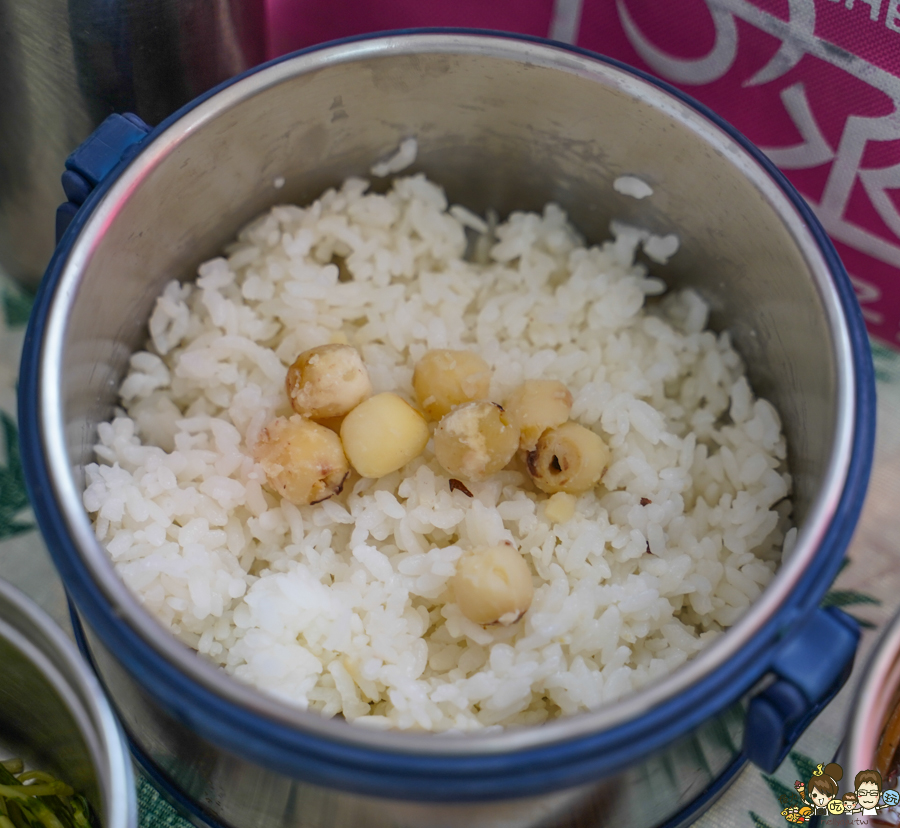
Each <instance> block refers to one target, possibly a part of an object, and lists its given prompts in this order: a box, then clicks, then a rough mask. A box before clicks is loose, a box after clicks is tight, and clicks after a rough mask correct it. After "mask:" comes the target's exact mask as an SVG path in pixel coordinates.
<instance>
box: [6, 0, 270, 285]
mask: <svg viewBox="0 0 900 828" xmlns="http://www.w3.org/2000/svg"><path fill="white" fill-rule="evenodd" d="M264 8H265V5H264V3H263V2H262V0H69V2H65V0H28V2H21V0H0V113H2V117H0V266H2V267H4V268H5V269H6V270H7V271H8V272H9V273H10V275H12V276H13V277H14V278H16V279H18V280H19V281H20V282H23V283H25V284H27V285H30V286H32V287H33V286H35V285H36V284H37V282H38V281H39V279H40V277H41V274H42V273H43V270H44V268H45V267H46V265H47V262H48V261H49V259H50V255H51V253H52V251H53V217H54V214H55V211H56V207H57V205H58V204H59V202H60V201H62V200H64V199H63V193H62V188H61V187H60V184H59V176H60V173H61V172H62V169H63V163H64V161H65V158H66V156H67V155H68V154H69V153H70V152H71V151H72V150H73V149H75V147H76V146H78V144H79V143H81V141H83V140H84V139H85V138H86V137H87V136H88V134H89V133H90V131H91V130H92V129H93V128H94V127H95V126H96V125H97V124H98V123H100V121H102V120H103V118H105V117H106V116H107V115H109V114H110V113H111V112H114V111H118V112H124V111H130V112H135V113H137V114H138V115H139V116H140V117H141V118H143V119H144V120H145V121H147V122H148V123H150V124H156V123H158V122H159V121H161V120H162V119H163V118H165V117H166V116H167V115H169V114H171V113H172V112H174V111H175V110H176V109H178V107H180V106H182V105H183V104H185V103H187V102H188V101H189V100H191V99H192V98H194V97H195V96H197V95H199V94H200V93H202V92H204V91H206V90H207V89H209V88H211V87H213V86H215V85H216V84H217V83H220V82H221V81H223V80H226V79H227V78H230V77H232V76H233V75H235V74H238V73H239V72H242V71H243V70H245V69H247V68H249V67H250V66H253V65H255V64H256V63H259V62H260V61H261V60H262V59H263V57H264V53H265V32H264V20H265V16H264Z"/></svg>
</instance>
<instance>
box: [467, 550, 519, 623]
mask: <svg viewBox="0 0 900 828" xmlns="http://www.w3.org/2000/svg"><path fill="white" fill-rule="evenodd" d="M452 586H453V594H454V597H455V598H456V603H457V604H458V605H459V608H460V610H461V611H462V614H463V615H465V616H466V618H468V619H469V620H470V621H474V622H475V623H476V624H483V625H487V624H503V625H504V626H506V625H509V624H514V623H515V622H516V621H518V620H519V619H520V618H521V617H522V616H523V615H524V614H525V612H526V610H527V609H528V608H529V607H530V606H531V600H532V598H533V597H534V585H533V584H532V581H531V570H530V569H529V568H528V564H527V563H526V562H525V559H524V558H523V557H522V556H521V555H520V554H519V552H518V551H517V550H516V548H515V547H514V546H513V545H512V544H511V543H509V541H505V542H503V543H501V544H498V545H497V546H488V547H481V548H476V549H475V550H473V552H472V553H471V554H469V555H466V556H465V557H463V558H461V559H460V561H459V563H457V565H456V574H455V575H454V576H453V580H452Z"/></svg>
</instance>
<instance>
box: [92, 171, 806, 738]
mask: <svg viewBox="0 0 900 828" xmlns="http://www.w3.org/2000/svg"><path fill="white" fill-rule="evenodd" d="M367 187H368V185H367V182H365V181H363V180H359V179H350V180H348V181H347V182H346V183H345V184H344V185H343V186H342V187H341V188H340V189H339V190H329V191H328V192H327V193H325V194H324V195H323V196H322V197H321V198H320V199H319V200H318V201H316V202H315V203H313V204H311V205H310V206H308V207H305V208H300V207H295V206H279V207H275V208H274V209H273V210H271V211H270V212H269V213H267V214H266V215H264V216H262V217H261V218H259V219H258V220H257V221H255V222H253V223H252V224H251V225H249V226H248V227H246V228H245V229H244V230H243V231H242V232H241V233H240V235H239V237H238V240H237V241H236V242H235V243H234V244H233V245H232V246H231V247H230V248H229V249H228V250H227V255H226V256H225V257H223V258H217V259H213V260H212V261H209V262H207V263H206V264H204V265H202V266H201V267H200V270H199V277H198V279H197V281H196V282H195V283H194V284H185V285H180V284H178V283H176V282H172V283H170V284H169V285H168V286H167V287H166V289H165V291H164V292H163V294H162V296H161V297H160V298H159V300H158V302H157V305H156V308H155V310H154V312H153V315H152V317H151V319H150V326H149V330H150V338H149V341H148V343H147V349H146V351H142V352H140V353H136V354H135V355H134V356H133V357H132V358H131V369H130V371H129V373H128V376H127V377H126V379H125V381H124V382H123V384H122V388H121V400H122V405H123V410H121V411H120V412H118V414H117V416H116V418H115V419H114V420H113V422H111V423H104V424H102V425H101V426H100V427H99V430H98V437H99V442H98V445H97V449H96V451H97V458H98V461H99V462H98V463H97V464H92V465H90V466H89V467H88V468H87V470H86V475H87V488H86V491H85V493H84V504H85V507H86V508H87V510H88V511H89V512H90V513H91V515H92V516H93V519H94V525H95V527H96V532H97V536H98V538H99V539H100V540H101V541H102V542H103V544H104V545H105V546H106V548H107V550H108V552H109V554H110V557H111V558H112V560H113V563H114V565H115V567H116V570H117V571H118V572H119V574H120V575H121V577H122V578H123V580H124V581H125V583H126V584H127V585H128V586H129V587H130V588H131V589H132V590H133V591H134V593H135V594H136V595H137V596H138V598H139V600H140V601H141V602H142V603H143V604H144V606H145V607H146V608H147V609H148V610H149V611H150V612H152V613H153V614H154V615H155V616H156V617H157V618H158V619H159V621H160V623H162V624H163V625H164V626H165V627H166V628H167V629H170V630H171V631H172V632H173V633H174V634H175V635H177V636H178V637H179V638H180V639H181V640H182V641H184V642H185V643H187V644H188V645H190V646H192V647H195V648H196V649H197V650H199V651H200V652H201V653H203V654H204V655H205V656H206V657H208V658H209V659H211V660H212V661H213V662H215V663H216V664H219V665H221V666H222V667H223V668H224V669H225V670H227V671H228V672H229V673H231V674H232V675H234V676H235V677H237V678H238V679H240V680H242V681H246V682H249V683H251V684H254V685H256V686H257V687H259V688H261V689H262V690H264V691H266V692H268V693H272V694H274V695H276V696H278V697H280V698H282V699H284V700H286V701H288V702H290V703H292V704H295V705H298V706H300V707H303V708H309V709H313V710H317V711H320V712H321V713H323V714H325V715H327V716H335V715H338V714H342V715H343V716H344V717H345V718H347V719H348V720H360V721H365V722H366V723H368V724H370V725H371V726H374V727H388V726H390V727H398V728H423V729H428V730H435V731H444V730H450V729H455V730H473V729H479V728H484V727H491V726H496V725H511V724H534V723H538V722H541V721H544V720H545V719H547V718H549V717H552V716H556V715H558V714H560V713H574V712H576V711H579V710H585V709H588V708H595V707H597V706H598V705H602V704H605V703H608V702H611V701H613V700H615V699H617V698H620V697H622V696H624V695H627V694H629V693H631V692H633V691H634V690H635V689H636V688H638V687H641V686H643V685H645V684H647V683H648V682H651V681H656V680H658V679H660V678H661V677H662V676H664V675H666V674H668V673H670V672H671V671H672V670H674V669H675V668H677V667H678V666H679V665H681V664H683V663H684V662H685V661H686V660H687V659H689V658H690V657H691V656H693V655H694V654H695V653H696V652H697V651H698V650H699V649H701V648H702V647H703V646H704V645H705V644H707V643H708V642H709V641H710V640H711V639H713V638H715V637H716V636H717V635H719V634H720V633H721V632H722V630H723V629H724V628H726V627H728V626H729V625H731V624H733V623H734V622H735V621H736V620H737V618H738V617H739V616H740V615H741V613H743V612H744V611H745V610H746V608H747V606H748V605H749V603H750V602H751V601H753V600H754V599H755V598H756V597H757V596H758V594H759V593H760V592H761V590H762V589H763V588H764V587H765V586H766V584H767V583H768V582H769V580H770V579H771V577H772V574H773V573H774V571H775V568H776V565H777V563H778V562H779V561H780V559H781V549H782V546H783V544H784V542H785V533H786V532H788V530H789V528H790V523H789V512H790V507H789V505H788V501H787V500H786V498H787V496H788V494H789V492H790V477H789V475H788V474H786V472H785V468H784V461H785V442H784V438H783V436H782V434H781V429H780V423H779V418H778V415H777V413H776V411H775V410H774V408H773V407H772V406H771V405H770V404H769V403H768V402H766V401H765V400H760V399H756V398H755V397H754V395H753V393H752V391H751V389H750V386H749V384H748V383H747V380H746V378H745V376H744V368H743V365H742V363H741V360H740V358H739V357H738V355H737V353H736V352H735V351H734V350H733V348H732V346H731V342H730V340H729V337H728V334H727V333H722V334H718V335H717V334H715V333H712V332H710V331H708V330H705V327H706V321H707V306H706V305H705V303H704V302H703V300H702V299H701V298H700V297H699V296H698V295H697V294H696V293H694V292H693V291H691V290H686V291H682V292H679V293H673V294H671V295H668V296H666V297H665V298H664V299H662V301H660V302H658V303H657V304H655V305H654V307H653V309H652V310H648V309H645V308H644V300H645V298H646V297H647V296H656V295H659V294H661V293H663V291H664V285H663V283H662V282H661V281H660V280H659V279H657V278H654V277H651V276H648V274H647V272H646V270H645V268H644V267H643V266H641V265H636V264H635V263H634V257H635V251H636V248H637V247H638V245H640V244H642V243H645V242H647V240H648V238H649V236H648V234H646V233H645V232H643V231H640V230H635V229H634V228H629V227H626V226H624V225H618V224H614V225H613V228H612V230H613V233H614V237H613V239H612V240H611V241H608V242H606V243H605V244H602V245H598V246H594V247H586V246H585V245H584V244H583V242H582V240H581V239H580V238H579V236H578V234H577V233H576V232H575V230H574V229H573V228H572V226H571V225H570V224H569V223H568V221H567V219H566V216H565V214H564V213H563V211H562V210H561V209H560V208H559V207H557V206H556V205H553V204H549V205H547V207H546V208H545V209H544V211H543V213H542V214H540V215H538V214H534V213H513V214H512V215H511V216H510V217H509V218H508V220H507V221H506V222H505V223H503V224H500V225H499V226H496V227H494V221H493V217H489V220H488V222H487V223H485V222H483V221H482V220H481V219H480V218H479V217H477V216H474V215H473V214H471V213H469V211H467V210H464V209H462V208H451V209H450V210H448V209H447V207H448V205H447V202H446V199H445V196H444V194H443V192H442V190H441V189H440V188H439V187H437V186H436V185H434V184H432V183H431V182H429V181H427V180H426V179H425V178H423V177H422V176H414V177H409V178H402V179H398V180H396V181H395V182H394V183H393V187H392V189H391V190H390V192H389V193H387V194H386V195H376V194H370V193H367ZM467 229H468V231H469V233H470V234H471V233H472V232H482V233H483V234H491V233H493V237H492V238H493V245H492V246H491V247H488V246H487V243H486V242H485V239H488V238H491V237H490V236H489V235H482V237H481V239H480V240H472V239H468V240H467V236H466V231H467ZM471 241H474V244H473V245H471V247H472V249H474V250H476V253H477V252H478V251H481V253H478V255H479V256H480V255H482V254H483V252H484V251H485V250H487V249H489V250H490V257H489V260H488V261H487V263H486V264H474V263H471V262H470V261H466V260H464V258H463V257H464V253H465V251H466V249H467V244H468V243H469V242H471ZM657 245H658V243H657ZM476 258H477V256H476ZM339 265H341V266H342V267H345V268H346V270H347V271H349V273H350V274H352V277H353V278H352V280H349V281H348V280H343V279H342V278H341V276H340V273H341V268H339ZM332 342H347V343H349V344H351V345H353V346H355V347H356V348H358V349H359V350H360V352H361V353H362V356H363V359H364V360H365V363H366V365H367V367H368V369H369V372H370V376H371V378H372V383H373V386H374V391H375V393H378V392H381V391H396V392H397V393H399V394H401V395H402V396H404V397H405V398H406V399H408V400H409V401H410V402H414V398H413V394H412V385H411V379H412V369H413V365H414V364H415V362H416V360H418V359H419V358H420V357H421V356H422V355H423V354H424V353H425V352H426V351H427V350H429V349H433V348H468V349H472V350H475V351H477V352H478V353H479V354H481V355H482V356H483V357H484V359H485V360H486V361H487V362H488V363H489V364H490V366H491V367H492V369H493V380H492V385H491V396H492V399H494V400H498V401H502V400H503V399H505V397H506V396H507V395H508V394H509V393H510V392H511V391H512V390H513V389H514V388H515V387H516V386H517V385H518V384H520V383H521V382H522V381H523V380H525V379H538V378H546V379H556V380H561V381H562V382H564V383H565V384H566V385H567V386H568V387H569V389H571V391H572V394H573V396H574V400H575V402H574V407H573V410H572V417H573V419H575V420H577V421H578V422H580V423H581V424H582V425H584V426H587V427H588V428H592V429H594V430H596V431H597V432H598V433H600V434H601V435H602V436H603V438H604V439H605V440H606V441H607V443H608V444H609V446H610V448H611V449H612V458H611V463H610V467H609V470H608V472H607V473H606V476H605V478H604V484H605V485H601V486H599V487H598V488H597V489H595V490H593V491H590V492H588V493H586V494H583V495H581V496H580V497H578V498H577V503H576V505H575V509H574V514H572V516H571V517H568V519H565V520H563V521H562V522H556V521H555V518H556V517H557V515H558V514H560V510H559V509H556V508H553V509H550V510H549V511H550V515H551V516H553V517H554V520H551V519H550V518H549V517H548V514H547V512H548V502H549V499H548V497H547V496H546V495H543V494H541V493H539V492H537V491H536V490H535V489H534V487H533V486H532V485H531V484H530V481H529V479H528V477H527V475H526V474H525V473H524V472H523V469H522V468H521V467H520V466H518V465H516V463H515V462H514V463H513V464H512V465H511V467H510V468H509V469H508V470H505V471H502V472H500V473H498V474H495V475H493V476H492V477H491V478H490V479H488V480H487V481H486V482H483V483H468V484H467V485H468V487H469V489H470V490H471V493H472V494H473V495H474V497H472V498H470V497H468V496H467V495H466V494H465V493H464V492H462V491H459V490H456V491H454V490H451V488H450V485H449V479H448V476H447V475H446V474H445V473H444V472H443V471H442V470H441V469H440V467H439V466H438V465H437V463H436V462H435V460H434V456H433V453H432V450H431V443H429V445H428V447H427V448H426V451H425V454H424V455H422V456H421V457H419V458H417V459H416V460H414V461H412V462H411V463H409V464H408V465H407V466H405V467H404V468H403V469H401V470H400V471H398V472H395V473H392V474H389V475H387V476H386V477H383V478H381V479H379V480H377V481H376V480H365V479H360V478H359V477H358V476H353V477H351V478H350V479H349V480H348V485H347V486H346V487H345V489H344V492H343V493H342V494H341V495H339V496H337V497H335V498H333V499H331V500H327V501H325V502H323V503H320V504H317V505H315V506H305V507H301V508H298V507H296V506H293V505H291V504H290V503H287V502H283V501H281V500H280V499H279V498H278V497H276V496H275V495H274V494H273V493H272V492H271V491H270V490H269V489H268V488H267V487H266V485H265V479H264V475H263V474H262V472H261V470H260V468H259V467H258V466H256V465H255V464H254V462H253V460H252V457H251V453H250V451H249V448H248V446H251V445H253V443H254V442H255V440H256V439H257V435H258V434H259V432H260V430H261V428H262V427H263V426H264V425H265V423H266V422H268V421H269V420H270V419H272V418H273V417H275V416H287V415H289V414H290V408H289V405H288V401H287V397H286V395H285V393H284V377H285V371H286V369H287V366H288V365H289V364H290V363H291V362H292V361H293V359H294V358H295V357H296V355H297V354H298V353H300V352H301V351H304V350H306V349H308V348H312V347H315V346H317V345H322V344H325V343H332ZM567 512H568V510H562V512H561V513H562V515H563V516H564V517H567ZM791 531H792V532H793V530H791ZM503 540H509V541H512V542H513V543H514V544H515V545H516V547H517V548H518V549H520V550H521V551H522V553H523V555H524V556H525V558H526V560H527V561H528V562H529V564H530V566H531V567H532V568H533V571H534V584H535V595H534V601H533V603H532V606H531V608H530V609H529V611H528V612H527V613H526V614H525V616H524V618H523V619H522V620H521V621H520V622H518V623H516V624H514V625H512V626H510V627H488V628H483V627H481V626H479V625H477V624H474V623H472V622H471V621H469V620H468V619H467V618H465V616H463V615H462V613H461V612H460V611H459V608H458V607H457V605H456V604H455V603H454V602H453V598H452V595H451V594H450V592H449V590H448V586H447V585H448V582H449V581H450V579H451V578H452V576H453V574H454V572H455V565H456V561H457V560H458V559H459V558H460V556H461V555H462V554H463V552H464V550H466V549H469V548H471V547H473V546H476V545H489V544H497V543H499V542H501V541H503Z"/></svg>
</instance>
